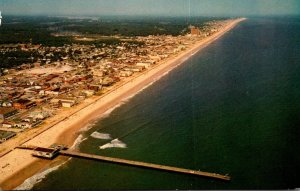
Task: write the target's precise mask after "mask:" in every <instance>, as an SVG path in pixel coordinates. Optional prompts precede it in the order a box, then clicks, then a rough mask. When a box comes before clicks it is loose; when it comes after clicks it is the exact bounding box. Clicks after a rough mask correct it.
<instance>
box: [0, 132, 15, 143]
mask: <svg viewBox="0 0 300 191" xmlns="http://www.w3.org/2000/svg"><path fill="white" fill-rule="evenodd" d="M14 136H16V133H15V132H12V131H3V130H0V143H3V142H5V141H7V140H8V139H10V138H12V137H14Z"/></svg>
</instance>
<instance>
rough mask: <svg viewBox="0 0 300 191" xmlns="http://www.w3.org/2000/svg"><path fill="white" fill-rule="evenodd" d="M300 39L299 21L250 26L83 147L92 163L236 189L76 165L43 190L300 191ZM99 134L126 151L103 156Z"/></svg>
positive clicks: (157, 86) (104, 123) (115, 116)
mask: <svg viewBox="0 0 300 191" xmlns="http://www.w3.org/2000/svg"><path fill="white" fill-rule="evenodd" d="M299 34H300V19H299V18H276V19H271V18H268V19H248V20H247V21H244V22H243V23H240V24H239V25H238V26H237V27H236V28H234V29H233V30H231V31H230V32H228V33H226V34H225V35H224V36H223V37H222V38H220V39H219V40H217V41H216V42H214V43H212V44H211V45H210V46H208V47H207V48H205V49H203V50H202V51H200V52H199V53H197V54H195V55H194V56H193V57H191V58H190V59H189V60H187V61H186V63H184V64H183V65H181V66H180V67H178V68H176V69H174V70H173V71H172V72H170V73H169V74H168V75H166V76H164V77H163V78H161V79H160V80H159V81H157V82H156V83H154V84H153V85H152V86H150V87H148V88H147V89H145V90H144V91H142V92H141V93H139V94H138V95H136V96H135V97H133V98H131V99H130V100H128V101H127V102H125V103H124V104H123V105H122V106H120V107H118V108H116V109H115V110H114V111H113V112H112V113H111V114H110V115H109V116H108V117H106V118H104V119H101V120H99V121H98V122H97V123H96V124H95V125H94V126H93V128H92V129H90V130H89V131H88V132H86V133H84V136H85V137H87V140H86V141H84V142H83V143H82V144H81V145H80V150H81V151H82V152H86V153H93V154H99V155H105V156H114V157H119V158H125V159H131V160H138V161H145V162H152V163H156V164H165V165H170V166H177V167H183V168H189V169H195V170H199V169H200V170H203V171H208V172H216V173H221V174H227V173H228V174H229V175H230V176H231V177H232V180H231V181H230V182H222V181H218V180H212V179H207V178H202V177H195V176H189V175H182V174H176V173H169V172H162V171H157V170H149V169H141V168H135V167H129V166H123V165H117V164H111V163H105V162H95V161H88V160H82V159H72V160H71V161H69V162H68V163H67V164H66V165H63V166H62V167H61V168H60V169H59V170H57V171H54V172H52V173H50V174H49V175H48V176H47V177H46V178H45V179H44V180H43V181H42V182H41V183H38V184H37V185H35V187H34V189H287V188H295V187H298V188H299V187H300V181H299V175H298V172H299V171H300V152H299V145H300V139H299V135H300V128H299V127H300V114H299V111H300V75H299V73H300V35H299ZM95 131H97V132H99V133H106V134H109V135H110V136H111V137H112V138H113V139H115V138H118V139H119V140H120V141H121V142H122V143H124V144H126V148H106V149H100V148H99V146H102V145H105V144H107V143H109V142H110V141H111V140H103V139H96V138H94V137H91V136H90V134H92V133H93V132H95ZM115 146H118V144H116V145H115ZM123 146H124V145H123Z"/></svg>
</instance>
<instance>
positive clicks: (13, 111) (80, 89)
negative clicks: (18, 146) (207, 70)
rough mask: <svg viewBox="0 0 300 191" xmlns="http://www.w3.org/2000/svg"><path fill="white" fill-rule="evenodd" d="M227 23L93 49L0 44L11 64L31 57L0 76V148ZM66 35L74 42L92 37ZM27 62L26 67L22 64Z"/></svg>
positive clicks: (0, 51) (88, 46) (123, 40)
mask: <svg viewBox="0 0 300 191" xmlns="http://www.w3.org/2000/svg"><path fill="white" fill-rule="evenodd" d="M227 22H228V20H218V21H209V22H207V23H206V25H205V27H202V28H201V29H200V28H198V27H195V26H191V25H190V26H189V28H188V31H189V32H188V33H187V34H184V35H177V36H174V35H149V36H136V37H119V43H116V44H105V43H102V45H101V46H96V45H93V44H86V45H84V44H77V43H72V44H65V45H63V46H45V45H41V44H33V43H32V42H29V43H18V44H1V45H0V54H2V56H3V57H5V58H7V59H9V60H10V61H11V62H12V61H13V60H14V59H17V58H15V57H12V56H9V55H13V53H14V52H22V54H26V52H31V53H32V52H34V54H29V55H30V57H28V58H27V59H25V60H24V61H25V62H24V63H23V64H21V65H18V66H14V67H12V68H1V71H0V142H1V143H3V142H5V141H7V140H8V139H10V138H12V137H14V136H18V135H20V134H22V133H23V132H26V131H30V130H31V129H36V128H39V127H40V126H42V125H43V124H47V123H48V122H47V119H51V118H53V117H54V116H58V115H60V113H61V112H63V111H66V110H68V109H69V108H72V107H76V106H78V105H80V104H81V103H84V102H85V100H86V99H87V98H90V97H95V98H97V97H101V95H103V94H105V93H106V92H108V91H110V90H111V89H112V88H113V87H115V86H118V85H120V84H122V83H124V82H126V81H128V80H130V79H131V78H133V77H135V76H137V75H141V74H142V73H143V72H147V71H148V70H149V69H151V68H153V67H155V66H156V65H159V64H163V63H164V62H165V61H166V60H168V59H170V58H172V57H174V56H176V55H178V54H179V53H181V52H182V51H184V50H186V49H188V48H189V47H191V46H192V45H193V44H195V43H196V42H198V41H199V40H201V39H203V38H205V37H207V36H210V35H212V34H214V33H215V32H217V31H219V30H220V29H221V28H222V27H223V26H225V25H226V24H227ZM53 35H56V36H60V35H71V36H72V38H74V39H76V41H88V42H90V41H94V40H95V39H96V38H97V37H98V36H97V37H95V36H91V35H89V36H84V35H78V34H65V33H64V34H62V33H61V34H60V33H56V34H53ZM26 61H30V62H28V63H27V62H26Z"/></svg>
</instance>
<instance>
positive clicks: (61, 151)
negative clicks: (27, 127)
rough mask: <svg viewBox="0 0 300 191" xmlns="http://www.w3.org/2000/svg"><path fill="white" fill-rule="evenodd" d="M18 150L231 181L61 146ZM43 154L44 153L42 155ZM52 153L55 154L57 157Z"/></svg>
mask: <svg viewBox="0 0 300 191" xmlns="http://www.w3.org/2000/svg"><path fill="white" fill-rule="evenodd" d="M17 148H18V149H27V150H33V151H34V152H33V154H32V155H33V156H35V157H39V158H45V159H53V158H54V156H57V155H64V156H69V157H75V158H82V159H87V160H94V161H102V162H110V163H117V164H122V165H128V166H135V167H141V168H148V169H155V170H162V171H168V172H176V173H182V174H189V175H196V176H202V177H206V178H214V179H219V180H224V181H229V180H230V176H227V175H221V174H217V173H210V172H203V171H198V170H190V169H184V168H178V167H172V166H166V165H159V164H153V163H146V162H140V161H133V160H127V159H121V158H115V157H107V156H101V155H94V154H87V153H81V152H76V151H69V150H67V148H66V147H60V146H56V147H50V148H42V147H35V146H19V147H17ZM37 151H39V153H38V154H37V153H36V152H37ZM42 152H44V153H42ZM52 153H55V155H54V154H52Z"/></svg>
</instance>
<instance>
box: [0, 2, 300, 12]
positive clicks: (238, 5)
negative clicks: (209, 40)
mask: <svg viewBox="0 0 300 191" xmlns="http://www.w3.org/2000/svg"><path fill="white" fill-rule="evenodd" d="M0 11H1V12H2V15H49V16H63V15H78V16H88V15H157V16H250V15H253V16H263V15H299V14H300V0H0Z"/></svg>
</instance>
